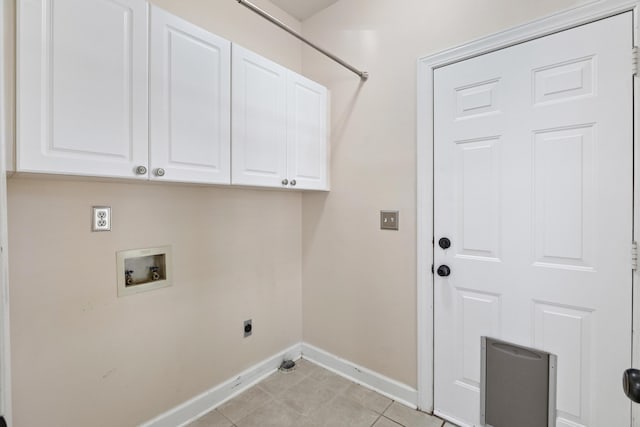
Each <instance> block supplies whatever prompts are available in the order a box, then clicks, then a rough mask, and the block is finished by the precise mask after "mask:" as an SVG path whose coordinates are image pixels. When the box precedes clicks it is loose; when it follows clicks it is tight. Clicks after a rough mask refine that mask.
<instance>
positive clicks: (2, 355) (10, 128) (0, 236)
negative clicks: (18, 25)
mask: <svg viewBox="0 0 640 427" xmlns="http://www.w3.org/2000/svg"><path fill="white" fill-rule="evenodd" d="M15 6H16V4H15V0H3V1H2V5H1V6H0V46H2V49H0V52H3V54H4V56H2V57H0V415H1V416H4V418H5V421H6V423H7V425H9V426H11V425H13V423H12V416H11V413H12V411H11V363H10V359H11V349H10V345H9V276H8V255H9V251H8V246H7V243H8V226H7V168H6V165H7V162H8V161H10V159H9V158H8V157H9V156H11V153H12V152H13V151H12V150H13V144H14V136H15V120H14V119H15V84H14V82H15V79H14V77H15V17H16V15H15V11H16V7H15Z"/></svg>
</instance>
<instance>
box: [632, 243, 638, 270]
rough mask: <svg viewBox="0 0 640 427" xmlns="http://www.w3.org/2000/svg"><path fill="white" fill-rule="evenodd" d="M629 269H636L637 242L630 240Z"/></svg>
mask: <svg viewBox="0 0 640 427" xmlns="http://www.w3.org/2000/svg"><path fill="white" fill-rule="evenodd" d="M631 269H632V270H633V271H637V270H638V242H631Z"/></svg>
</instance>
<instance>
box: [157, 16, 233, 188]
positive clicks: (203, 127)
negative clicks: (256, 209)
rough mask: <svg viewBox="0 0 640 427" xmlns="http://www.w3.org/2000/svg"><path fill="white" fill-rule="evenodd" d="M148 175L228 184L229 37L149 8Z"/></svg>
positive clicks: (229, 130)
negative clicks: (226, 38) (215, 33)
mask: <svg viewBox="0 0 640 427" xmlns="http://www.w3.org/2000/svg"><path fill="white" fill-rule="evenodd" d="M150 37H151V41H150V43H151V50H150V94H149V96H150V101H151V102H150V106H149V114H150V124H151V126H150V132H151V134H150V145H149V150H150V151H149V152H150V168H151V171H150V172H151V179H159V180H165V181H182V182H201V183H211V184H229V183H230V179H231V176H230V170H231V158H230V151H231V121H230V120H231V118H230V111H231V104H230V92H231V72H230V69H231V42H229V41H228V40H225V39H223V38H221V37H218V36H216V35H214V34H211V33H209V32H207V31H205V30H203V29H201V28H199V27H196V26H195V25H193V24H191V23H189V22H187V21H184V20H182V19H180V18H178V17H176V16H174V15H172V14H170V13H167V12H165V11H164V10H162V9H160V8H157V7H154V6H152V7H151V35H150Z"/></svg>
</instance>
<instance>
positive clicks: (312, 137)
mask: <svg viewBox="0 0 640 427" xmlns="http://www.w3.org/2000/svg"><path fill="white" fill-rule="evenodd" d="M327 115H328V110H327V88H325V87H324V86H321V85H319V84H318V83H316V82H314V81H311V80H309V79H307V78H305V77H302V76H301V75H299V74H296V73H294V72H292V71H290V72H289V79H288V82H287V179H288V180H289V185H290V186H294V187H295V188H302V189H305V190H327V189H328V180H327V169H328V167H327V160H328V159H327V155H328V145H327V141H328V138H329V135H328V133H327V132H328V127H327Z"/></svg>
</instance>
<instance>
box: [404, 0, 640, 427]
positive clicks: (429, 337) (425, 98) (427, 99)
mask: <svg viewBox="0 0 640 427" xmlns="http://www.w3.org/2000/svg"><path fill="white" fill-rule="evenodd" d="M638 6H640V3H639V2H638V1H637V0H595V1H590V2H588V3H586V4H583V5H581V6H577V7H574V8H571V9H568V10H565V11H562V12H559V13H555V14H553V15H550V16H548V17H545V18H542V19H538V20H535V21H533V22H530V23H527V24H524V25H519V26H516V27H513V28H511V29H507V30H505V31H501V32H499V33H496V34H493V35H489V36H487V37H483V38H480V39H478V40H475V41H471V42H469V43H465V44H463V45H461V46H457V47H454V48H451V49H447V50H445V51H442V52H438V53H435V54H433V55H429V56H426V57H423V58H420V59H419V60H418V64H417V65H418V72H417V78H418V81H417V85H418V86H417V88H418V89H417V96H418V99H417V155H418V158H417V180H418V182H417V189H418V193H417V203H416V207H417V244H418V247H417V256H418V263H417V264H418V265H417V268H418V271H417V295H418V397H419V400H418V407H420V408H422V409H423V410H425V411H428V412H431V411H432V410H433V333H434V330H433V275H432V274H431V264H432V260H433V244H432V241H433V238H434V236H433V173H432V168H433V70H434V69H436V68H439V67H443V66H445V65H448V64H451V63H454V62H458V61H462V60H465V59H469V58H472V57H474V56H478V55H482V54H485V53H489V52H492V51H495V50H498V49H503V48H505V47H508V46H513V45H515V44H518V43H523V42H526V41H529V40H532V39H535V38H539V37H543V36H545V35H548V34H551V33H555V32H558V31H562V30H566V29H569V28H572V27H576V26H578V25H583V24H586V23H589V22H593V21H595V20H598V19H602V18H606V17H609V16H612V15H615V14H618V13H622V12H625V11H633V13H634V25H635V27H634V29H633V33H634V40H636V44H637V40H638V10H639V7H638ZM629 67H630V68H629V72H631V64H629ZM636 79H637V78H636ZM635 82H636V83H637V82H638V80H635ZM635 86H636V88H635V98H634V104H635V111H636V118H635V125H636V128H637V126H638V125H640V120H639V118H638V110H639V109H640V103H639V102H638V101H639V100H640V97H639V94H640V92H639V90H638V88H637V86H638V85H637V84H636V85H635ZM634 138H635V140H636V142H637V138H638V137H637V136H634ZM635 151H636V162H635V165H634V168H635V171H634V173H635V176H636V188H640V187H638V184H640V180H639V179H638V175H639V173H640V168H639V166H640V165H639V163H638V160H640V155H639V154H638V150H635ZM637 199H638V197H637V196H636V197H635V200H636V201H635V206H636V210H635V218H634V220H635V224H636V225H640V222H639V220H640V212H639V209H638V207H640V204H639V203H638V200H637ZM634 234H635V237H634V238H635V239H636V240H638V239H639V238H640V232H639V231H638V227H635V228H634ZM636 274H638V273H635V274H634V286H635V280H636V277H635V276H636ZM636 294H637V292H634V299H635V304H634V308H633V313H634V314H633V316H634V319H635V320H634V323H635V325H636V326H637V327H636V328H635V333H634V337H633V348H634V350H635V351H634V352H633V353H634V356H633V364H634V366H640V354H638V353H640V352H639V351H638V350H637V349H638V345H639V344H640V331H638V327H640V296H639V295H636ZM620 374H621V375H622V373H620ZM638 406H640V405H633V414H634V422H633V425H634V427H640V409H639V408H638Z"/></svg>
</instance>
